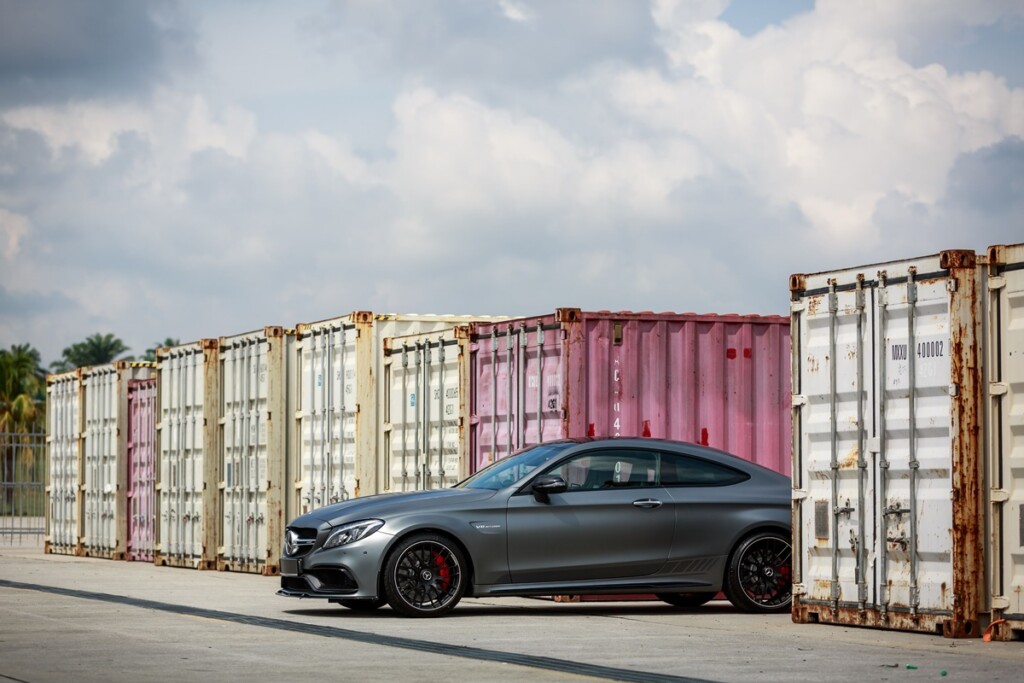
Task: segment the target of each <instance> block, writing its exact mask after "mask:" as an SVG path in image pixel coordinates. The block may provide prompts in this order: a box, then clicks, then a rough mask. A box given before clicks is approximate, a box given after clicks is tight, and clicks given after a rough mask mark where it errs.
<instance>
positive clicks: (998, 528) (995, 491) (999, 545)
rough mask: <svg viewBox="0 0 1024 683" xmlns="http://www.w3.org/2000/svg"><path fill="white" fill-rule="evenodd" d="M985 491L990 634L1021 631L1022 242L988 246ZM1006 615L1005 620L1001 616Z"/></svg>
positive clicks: (1023, 548) (1007, 635)
mask: <svg viewBox="0 0 1024 683" xmlns="http://www.w3.org/2000/svg"><path fill="white" fill-rule="evenodd" d="M988 256H989V291H990V293H991V294H990V297H989V301H990V308H991V313H990V316H989V319H990V327H989V329H990V334H989V339H990V343H989V354H988V359H989V366H988V367H989V372H988V377H989V392H988V393H989V411H988V425H989V444H990V445H991V448H990V460H989V472H991V476H992V479H991V481H990V482H989V497H990V500H991V515H992V521H991V526H990V529H991V533H990V538H991V539H992V549H991V571H990V580H989V586H990V589H991V591H990V592H991V603H992V619H993V620H994V622H996V625H995V627H994V629H993V630H994V632H995V633H994V635H996V636H997V637H999V638H1010V637H1013V635H1014V634H1013V632H1014V631H1016V632H1017V637H1018V638H1019V637H1020V636H1021V635H1022V634H1021V632H1022V631H1024V244H1016V245H1012V246H996V247H991V248H990V249H989V253H988ZM999 620H1004V621H1001V622H1000V621H999Z"/></svg>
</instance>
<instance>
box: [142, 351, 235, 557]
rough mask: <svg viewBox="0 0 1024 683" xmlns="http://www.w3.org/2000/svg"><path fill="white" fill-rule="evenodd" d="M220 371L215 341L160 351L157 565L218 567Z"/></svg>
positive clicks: (158, 354) (158, 379)
mask: <svg viewBox="0 0 1024 683" xmlns="http://www.w3.org/2000/svg"><path fill="white" fill-rule="evenodd" d="M219 375H220V362H219V343H218V341H217V340H216V339H204V340H201V341H198V342H194V343H191V344H184V345H180V346H175V347H171V348H163V349H159V350H158V351H157V385H158V405H157V411H158V414H159V421H158V423H157V436H158V440H159V468H158V472H157V484H156V490H157V496H158V515H157V523H156V527H157V528H156V553H155V558H154V561H155V563H156V564H158V565H168V566H175V567H190V568H202V569H213V568H215V567H216V561H217V538H218V534H219V526H220V521H221V516H220V513H219V511H220V496H219V489H218V484H219V483H220V482H221V479H222V477H221V462H222V453H221V452H220V448H219V445H218V438H219V429H220V427H219V418H220V412H219V411H220V403H219V401H220V379H219Z"/></svg>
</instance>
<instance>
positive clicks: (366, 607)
mask: <svg viewBox="0 0 1024 683" xmlns="http://www.w3.org/2000/svg"><path fill="white" fill-rule="evenodd" d="M331 602H334V603H337V604H339V605H341V606H342V607H348V608H349V609H350V610H352V611H354V612H372V611H373V610H375V609H378V608H380V607H383V606H384V605H386V604H387V602H388V601H387V600H385V599H384V598H374V599H372V600H358V599H354V598H339V599H338V600H331Z"/></svg>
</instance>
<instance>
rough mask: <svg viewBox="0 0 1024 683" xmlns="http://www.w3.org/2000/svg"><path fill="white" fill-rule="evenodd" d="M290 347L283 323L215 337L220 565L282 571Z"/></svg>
mask: <svg viewBox="0 0 1024 683" xmlns="http://www.w3.org/2000/svg"><path fill="white" fill-rule="evenodd" d="M293 352H294V336H293V335H292V334H290V333H286V332H285V330H284V329H283V328H281V327H266V328H264V329H263V330H261V331H257V332H251V333H248V334H241V335H236V336H233V337H221V339H220V382H221V387H222V392H221V403H220V411H219V412H220V415H221V419H220V425H221V437H220V443H221V447H222V460H223V475H224V479H223V481H222V482H221V484H220V489H221V510H222V524H221V531H220V533H221V535H220V539H219V548H218V555H217V557H218V561H217V568H218V569H220V570H225V571H242V572H250V573H261V574H264V575H275V574H277V573H278V572H279V571H280V552H281V545H282V544H283V542H284V525H285V524H286V523H287V519H286V515H287V512H288V511H287V510H286V509H285V497H286V493H287V491H286V486H287V464H286V461H287V454H286V448H287V444H288V430H289V422H290V420H289V419H288V415H289V409H290V403H289V399H290V397H289V372H290V364H291V354H292V353H293Z"/></svg>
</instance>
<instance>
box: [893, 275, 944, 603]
mask: <svg viewBox="0 0 1024 683" xmlns="http://www.w3.org/2000/svg"><path fill="white" fill-rule="evenodd" d="M890 275H895V274H892V273H891V274H890ZM947 282H948V280H947V278H946V277H945V276H938V277H932V278H931V279H924V278H922V279H920V280H918V279H917V278H916V274H915V272H914V270H913V269H909V270H908V272H907V274H906V277H902V276H899V277H898V279H889V280H888V281H887V280H885V279H883V280H882V281H881V283H880V285H881V286H880V287H879V289H878V306H877V326H876V329H877V333H878V337H877V341H876V344H877V348H878V351H879V353H880V358H879V361H878V363H877V366H876V367H877V370H878V373H879V376H878V378H877V380H876V383H877V386H878V388H879V391H878V414H877V417H876V419H877V422H878V424H877V433H878V438H879V443H878V469H877V477H878V482H877V489H878V490H877V496H878V510H877V512H878V515H879V516H878V543H877V544H876V552H877V553H878V557H879V563H878V573H877V577H878V579H877V580H878V596H877V600H878V604H879V611H880V612H882V613H883V614H884V613H885V612H886V611H887V610H891V609H899V610H909V611H910V613H911V614H917V613H920V612H930V613H936V612H943V613H946V612H949V611H950V610H951V609H952V599H953V595H952V589H951V587H952V585H953V576H952V563H953V541H952V537H951V534H950V529H951V528H952V525H953V505H952V502H951V500H950V490H951V489H952V480H951V468H952V459H951V453H952V448H953V442H952V432H951V428H952V424H951V419H950V415H951V404H950V377H951V365H950V352H951V350H952V349H951V348H950V307H949V301H950V293H949V292H948V291H947Z"/></svg>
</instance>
